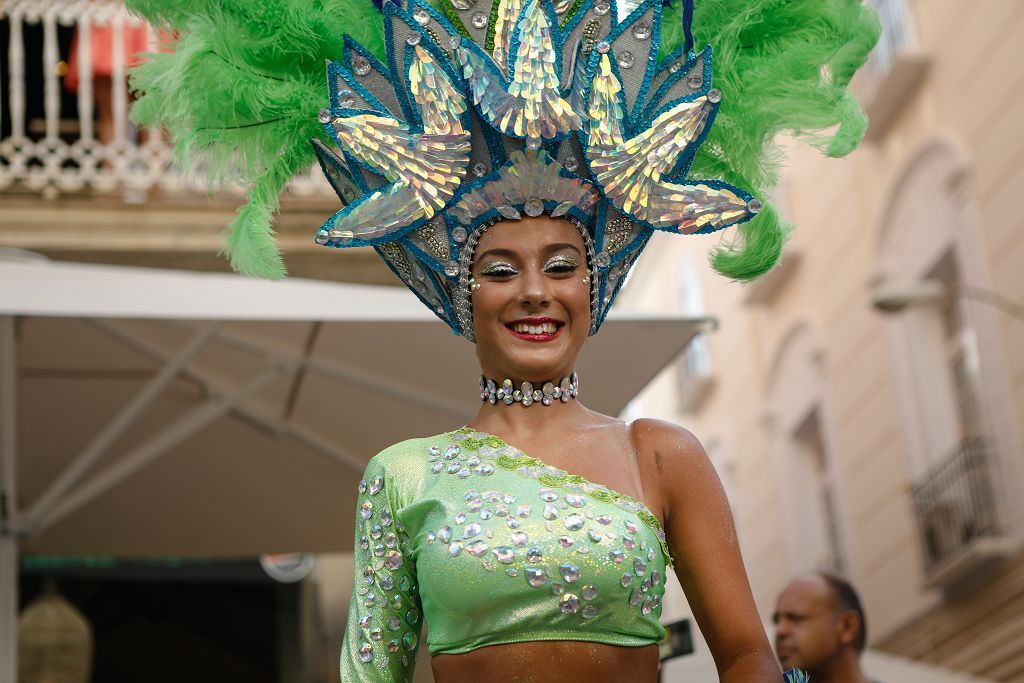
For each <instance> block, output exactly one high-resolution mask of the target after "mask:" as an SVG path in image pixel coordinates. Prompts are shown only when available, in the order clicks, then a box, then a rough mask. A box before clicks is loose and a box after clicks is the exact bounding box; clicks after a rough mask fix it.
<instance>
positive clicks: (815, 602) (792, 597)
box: [773, 573, 866, 679]
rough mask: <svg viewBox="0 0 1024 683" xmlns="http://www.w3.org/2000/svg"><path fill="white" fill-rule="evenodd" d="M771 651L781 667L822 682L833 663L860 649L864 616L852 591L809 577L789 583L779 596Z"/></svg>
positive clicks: (828, 578) (839, 582)
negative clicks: (821, 679)
mask: <svg viewBox="0 0 1024 683" xmlns="http://www.w3.org/2000/svg"><path fill="white" fill-rule="evenodd" d="M773 621H774V622H775V629H776V630H775V649H776V653H777V654H778V657H779V661H780V662H781V663H782V665H783V667H786V668H788V667H798V668H801V669H805V670H807V671H809V672H810V673H811V674H812V679H813V675H814V673H816V672H817V673H818V674H819V677H821V678H827V677H828V674H827V672H828V671H829V670H830V669H831V668H832V666H833V665H834V663H835V662H836V661H837V660H838V659H841V658H844V657H846V656H849V655H853V656H854V657H856V656H858V655H859V654H860V651H861V650H863V648H864V642H865V636H866V630H865V624H864V612H863V609H861V606H860V600H859V599H858V598H857V593H856V591H854V590H853V587H852V586H850V584H849V583H848V582H846V581H844V580H843V579H840V578H839V577H836V576H833V575H830V574H824V573H813V574H804V575H801V576H798V577H796V578H795V579H793V580H792V581H791V582H790V583H789V585H788V586H786V588H785V589H784V590H783V591H782V593H780V594H779V597H778V600H777V601H776V607H775V614H774V616H773Z"/></svg>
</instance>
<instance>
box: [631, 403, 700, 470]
mask: <svg viewBox="0 0 1024 683" xmlns="http://www.w3.org/2000/svg"><path fill="white" fill-rule="evenodd" d="M632 430H633V438H634V440H635V442H636V445H637V450H638V451H639V456H640V458H641V459H642V460H644V461H647V462H653V463H654V465H655V467H656V468H657V470H658V472H659V473H662V474H666V473H668V472H669V471H671V470H677V469H678V468H689V467H692V466H694V465H703V464H704V463H706V462H707V460H708V456H707V453H705V452H704V446H702V445H701V443H700V440H698V439H697V437H696V436H694V435H693V432H691V431H690V430H688V429H686V428H685V427H680V426H679V425H677V424H673V423H672V422H667V421H665V420H655V419H652V418H646V417H645V418H640V419H638V420H634V421H633V423H632Z"/></svg>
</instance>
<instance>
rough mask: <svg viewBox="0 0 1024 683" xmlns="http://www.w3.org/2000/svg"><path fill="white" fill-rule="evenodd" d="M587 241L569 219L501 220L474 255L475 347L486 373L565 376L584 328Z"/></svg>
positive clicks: (493, 375) (586, 316) (586, 321)
mask: <svg viewBox="0 0 1024 683" xmlns="http://www.w3.org/2000/svg"><path fill="white" fill-rule="evenodd" d="M587 275H588V273H587V256H586V247H585V245H584V244H583V238H582V237H581V236H580V233H579V230H578V229H577V228H576V226H574V225H573V224H572V223H570V222H568V221H565V220H560V219H556V218H550V217H548V216H538V217H536V218H523V219H522V220H518V221H502V222H500V223H496V224H495V225H493V226H491V227H490V228H489V229H487V230H486V231H485V232H484V234H483V235H482V236H481V238H480V241H479V242H478V243H477V247H476V251H475V252H474V255H473V277H474V278H476V282H477V283H479V285H480V287H479V289H476V290H474V291H472V297H473V326H474V331H475V332H476V351H477V356H478V358H479V359H480V367H481V369H482V370H483V373H484V375H486V376H487V377H490V378H493V379H496V380H498V381H499V382H500V381H501V380H503V379H505V378H509V379H512V380H514V381H525V380H529V381H531V382H537V381H545V380H551V379H553V380H555V381H557V380H558V379H560V378H562V377H566V376H568V375H569V373H571V372H572V371H573V370H574V369H575V366H576V358H577V356H578V355H579V352H580V349H581V348H582V347H583V343H584V342H585V341H586V339H587V335H588V333H589V331H590V285H589V284H587V283H586V282H584V278H585V277H586V276H587Z"/></svg>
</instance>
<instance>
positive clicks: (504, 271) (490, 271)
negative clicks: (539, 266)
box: [480, 261, 519, 277]
mask: <svg viewBox="0 0 1024 683" xmlns="http://www.w3.org/2000/svg"><path fill="white" fill-rule="evenodd" d="M480 274H481V275H490V276H491V277H509V276H512V275H518V274H519V271H518V270H516V268H515V266H513V265H512V264H511V263H506V262H504V261H492V262H491V263H487V264H484V265H483V266H482V267H481V268H480Z"/></svg>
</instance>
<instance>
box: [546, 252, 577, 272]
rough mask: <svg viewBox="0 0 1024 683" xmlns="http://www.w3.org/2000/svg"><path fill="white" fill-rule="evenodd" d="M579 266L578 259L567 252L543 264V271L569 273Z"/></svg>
mask: <svg viewBox="0 0 1024 683" xmlns="http://www.w3.org/2000/svg"><path fill="white" fill-rule="evenodd" d="M579 267H580V261H579V259H577V258H575V257H573V256H570V255H568V254H559V255H558V256H555V257H553V258H550V259H548V260H547V262H546V263H545V264H544V268H543V270H544V272H545V273H571V272H573V271H575V270H576V269H577V268H579Z"/></svg>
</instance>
